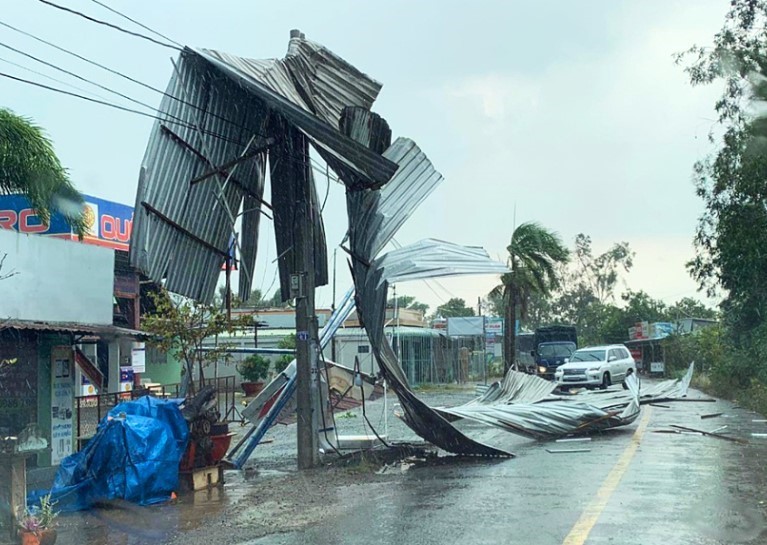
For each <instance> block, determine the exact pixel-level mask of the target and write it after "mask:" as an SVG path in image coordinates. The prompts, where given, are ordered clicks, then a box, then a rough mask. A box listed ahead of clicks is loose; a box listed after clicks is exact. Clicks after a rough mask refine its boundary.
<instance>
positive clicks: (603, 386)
mask: <svg viewBox="0 0 767 545" xmlns="http://www.w3.org/2000/svg"><path fill="white" fill-rule="evenodd" d="M610 384H612V383H611V382H610V373H607V372H605V374H604V375H602V384H600V385H599V389H600V390H607V388H609V387H610Z"/></svg>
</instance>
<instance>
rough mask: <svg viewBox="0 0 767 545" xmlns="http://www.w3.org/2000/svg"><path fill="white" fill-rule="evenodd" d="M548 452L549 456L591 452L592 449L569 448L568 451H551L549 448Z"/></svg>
mask: <svg viewBox="0 0 767 545" xmlns="http://www.w3.org/2000/svg"><path fill="white" fill-rule="evenodd" d="M546 452H548V453H549V454H574V453H576V452H591V449H590V448H568V449H550V448H547V449H546Z"/></svg>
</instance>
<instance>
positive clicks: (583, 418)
mask: <svg viewBox="0 0 767 545" xmlns="http://www.w3.org/2000/svg"><path fill="white" fill-rule="evenodd" d="M626 384H627V385H628V386H629V390H628V395H629V396H630V401H629V402H628V403H627V404H626V406H625V407H623V408H622V409H619V410H617V409H603V408H600V407H599V406H597V405H593V404H590V403H587V402H585V401H582V400H576V399H573V400H566V401H565V400H559V401H546V402H540V400H539V402H536V403H511V404H503V403H500V404H493V405H481V404H473V405H463V406H460V407H454V408H447V409H439V411H440V412H441V413H445V414H450V415H453V416H456V417H459V418H465V419H468V420H473V421H475V422H481V423H483V424H488V425H491V426H495V427H498V428H501V429H504V430H506V431H510V432H513V433H516V434H518V435H523V436H525V437H530V438H534V439H553V438H555V437H562V436H565V435H579V434H588V433H593V432H596V431H601V430H605V429H609V428H615V427H618V426H625V425H628V424H631V423H632V422H634V421H635V420H636V419H637V417H638V416H639V413H640V407H639V381H638V380H637V378H636V376H635V375H632V376H630V377H628V378H627V379H626ZM572 397H573V398H577V397H578V396H572Z"/></svg>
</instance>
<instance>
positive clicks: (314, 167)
mask: <svg viewBox="0 0 767 545" xmlns="http://www.w3.org/2000/svg"><path fill="white" fill-rule="evenodd" d="M94 1H95V0H94ZM0 26H4V27H6V28H9V29H11V30H13V31H15V32H18V33H19V34H22V35H24V36H27V37H29V38H32V39H33V40H36V41H38V42H40V43H43V44H45V45H47V46H49V47H52V48H54V49H56V50H58V51H61V52H62V53H66V54H67V55H71V56H73V57H75V58H77V59H80V60H81V61H83V62H86V63H88V64H90V65H92V66H96V67H97V68H100V69H102V70H106V71H107V72H109V73H110V74H113V75H116V76H119V77H121V78H123V79H125V80H128V81H130V82H131V83H135V84H136V85H140V86H141V87H144V88H145V89H149V90H150V91H154V92H156V93H159V94H161V95H162V96H163V97H168V98H169V99H171V100H175V101H177V102H179V103H181V104H184V105H186V106H189V107H191V108H194V109H196V110H198V111H200V112H202V113H204V114H205V115H208V116H211V117H215V118H216V119H220V120H222V121H224V122H226V123H228V124H230V125H232V126H233V127H236V128H238V129H241V130H243V131H246V132H253V131H252V129H249V128H247V127H245V126H243V125H240V124H239V123H237V122H235V121H232V120H230V119H227V118H225V117H223V116H221V115H218V114H216V113H215V112H211V111H208V110H206V109H204V108H201V107H200V106H198V105H196V104H193V103H191V102H188V101H186V100H184V99H183V98H179V97H177V96H174V95H172V94H170V93H167V92H165V91H162V90H160V89H158V88H156V87H153V86H152V85H149V84H147V83H145V82H142V81H140V80H138V79H136V78H133V77H131V76H128V75H126V74H123V73H122V72H120V71H118V70H114V69H112V68H110V67H108V66H105V65H103V64H100V63H98V62H96V61H94V60H91V59H89V58H87V57H84V56H82V55H79V54H78V53H75V52H74V51H70V50H69V49H66V48H64V47H61V46H59V45H56V44H54V43H52V42H49V41H47V40H44V39H43V38H40V37H38V36H35V35H34V34H31V33H29V32H26V31H24V30H21V29H19V28H17V27H14V26H13V25H10V24H8V23H6V22H3V21H0ZM8 47H9V46H8ZM15 51H16V50H15ZM17 52H19V51H17ZM19 53H20V54H22V55H26V56H29V57H30V58H33V59H35V60H38V62H42V63H43V64H46V65H48V66H51V65H50V64H49V63H46V62H45V61H41V60H39V59H37V58H36V57H32V56H31V55H28V54H26V53H24V52H19ZM53 68H56V69H59V68H58V67H55V66H53ZM62 71H63V70H62ZM64 72H66V71H64ZM66 73H69V72H66ZM70 75H73V76H74V77H77V78H78V79H84V78H82V77H80V76H77V75H76V74H72V73H70ZM43 77H47V76H43ZM85 81H87V82H88V83H91V84H93V85H96V86H98V87H102V86H101V85H99V84H98V83H94V82H92V81H90V80H85ZM110 92H114V93H115V94H118V95H119V96H123V97H125V95H122V94H121V93H117V92H115V91H112V90H110ZM126 98H127V99H128V100H130V101H131V102H136V103H138V104H140V105H142V106H144V107H147V108H149V109H151V110H152V111H159V109H156V108H154V107H152V106H149V105H146V104H144V103H142V102H138V101H136V100H134V99H132V98H130V97H126ZM126 111H127V110H126ZM161 113H163V114H165V115H168V116H169V117H175V116H172V115H171V114H168V113H166V112H161ZM176 119H179V118H176ZM182 123H183V124H184V126H187V128H194V127H189V126H188V123H187V122H186V121H183V120H182ZM204 132H206V133H207V134H211V135H213V134H215V133H212V132H210V131H204ZM256 134H257V135H258V136H261V137H262V138H268V136H267V135H265V134H262V133H259V132H256ZM219 137H220V138H222V139H224V140H227V141H229V142H234V143H237V144H239V145H243V143H242V142H239V141H234V140H232V139H230V138H228V137H224V136H221V135H219ZM296 155H298V156H300V157H301V158H300V159H296V158H293V157H288V159H289V160H291V161H296V162H299V161H300V162H303V160H304V159H308V160H309V161H310V163H314V165H312V164H310V166H311V168H312V169H313V170H315V171H316V172H318V173H320V174H325V175H326V176H327V177H329V178H330V179H331V180H333V181H334V182H336V183H341V184H342V183H343V182H342V181H341V180H340V179H339V178H338V177H337V176H332V175H330V174H329V173H327V172H326V170H325V169H323V168H322V167H321V166H320V165H319V164H318V162H317V160H316V159H314V158H312V157H311V156H309V154H303V153H299V154H296ZM304 155H306V157H304Z"/></svg>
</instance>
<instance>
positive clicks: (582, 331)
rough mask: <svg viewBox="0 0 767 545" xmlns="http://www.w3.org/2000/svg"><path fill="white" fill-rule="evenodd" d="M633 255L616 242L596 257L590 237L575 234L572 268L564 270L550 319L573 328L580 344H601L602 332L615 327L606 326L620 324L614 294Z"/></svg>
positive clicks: (623, 243)
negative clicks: (575, 329) (617, 322)
mask: <svg viewBox="0 0 767 545" xmlns="http://www.w3.org/2000/svg"><path fill="white" fill-rule="evenodd" d="M634 255H635V254H634V252H633V251H632V250H631V247H630V246H629V244H628V243H627V242H618V243H615V244H613V245H612V246H611V247H610V248H608V249H607V251H605V252H603V253H601V254H598V255H596V256H595V255H594V251H593V249H592V242H591V237H590V236H588V235H585V234H583V233H581V234H578V235H577V236H576V237H575V248H574V250H573V259H572V261H571V266H570V267H569V268H564V267H563V270H562V272H561V273H560V278H561V279H562V281H561V286H560V288H559V290H557V293H556V294H555V297H554V298H553V300H552V302H551V316H552V318H553V319H554V320H555V321H559V322H562V323H567V324H573V325H575V326H576V328H577V329H578V336H579V338H580V339H581V342H582V344H594V343H599V342H602V339H603V338H604V332H605V328H606V327H614V326H608V325H607V324H608V323H611V322H612V323H613V324H614V323H615V321H616V320H619V318H617V317H616V316H617V315H618V314H619V313H620V311H619V308H618V307H617V306H616V305H615V304H614V301H615V290H616V287H617V285H618V280H619V279H620V275H621V274H622V273H624V272H628V271H630V270H631V267H632V266H633V264H634ZM611 334H612V333H611Z"/></svg>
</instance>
